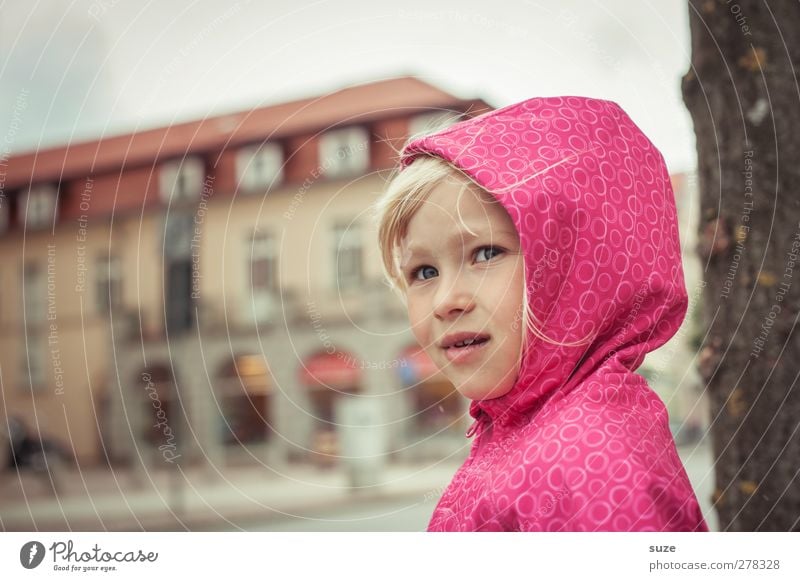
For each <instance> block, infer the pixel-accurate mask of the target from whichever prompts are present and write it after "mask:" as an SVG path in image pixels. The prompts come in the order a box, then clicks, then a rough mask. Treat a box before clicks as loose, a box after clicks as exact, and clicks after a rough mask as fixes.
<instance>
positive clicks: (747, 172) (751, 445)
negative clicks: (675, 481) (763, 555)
mask: <svg viewBox="0 0 800 581" xmlns="http://www.w3.org/2000/svg"><path fill="white" fill-rule="evenodd" d="M689 15H690V28H691V42H692V57H691V66H690V68H689V71H688V72H687V73H686V75H685V76H684V78H683V82H682V91H683V99H684V102H685V103H686V106H687V107H688V109H689V111H690V113H691V115H692V119H693V121H694V128H695V135H696V137H697V153H698V170H697V171H698V183H699V188H700V212H701V216H700V226H699V232H698V234H699V242H698V246H697V251H698V254H699V255H700V257H701V264H702V265H703V267H704V269H705V272H704V277H705V279H706V282H707V284H706V286H705V289H704V295H703V318H704V328H705V329H706V330H707V335H706V338H705V341H704V343H703V345H702V346H701V349H700V353H699V357H698V361H699V363H698V364H699V367H700V373H701V375H702V377H703V379H704V381H705V384H706V387H707V389H708V393H709V396H710V402H711V418H710V421H711V438H712V442H713V449H714V459H715V473H716V486H715V488H716V490H715V492H714V495H713V497H712V502H713V503H714V507H715V509H716V511H717V514H718V516H719V527H720V530H722V531H797V530H800V478H799V477H798V470H800V387H798V374H799V373H800V337H798V333H797V332H796V330H795V327H796V325H797V321H798V307H800V78H799V75H798V71H797V66H796V65H797V64H798V62H800V4H798V2H794V1H788V0H785V1H770V2H769V3H768V4H767V3H766V2H764V1H762V0H689Z"/></svg>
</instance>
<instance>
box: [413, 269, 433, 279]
mask: <svg viewBox="0 0 800 581" xmlns="http://www.w3.org/2000/svg"><path fill="white" fill-rule="evenodd" d="M426 270H427V271H431V270H432V271H434V272H436V269H435V268H433V267H432V266H420V267H419V268H415V269H414V272H412V273H411V279H412V280H428V279H427V278H425V276H424V275H423V277H422V279H420V278H419V277H418V275H419V273H421V272H423V273H424V272H425V271H426Z"/></svg>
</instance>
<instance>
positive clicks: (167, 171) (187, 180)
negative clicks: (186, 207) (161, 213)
mask: <svg viewBox="0 0 800 581" xmlns="http://www.w3.org/2000/svg"><path fill="white" fill-rule="evenodd" d="M205 173H206V168H205V164H204V163H203V160H202V159H200V158H197V157H186V158H184V159H179V160H175V161H170V162H167V163H165V164H164V165H163V166H162V167H161V171H160V174H159V175H160V182H161V183H160V187H161V198H162V199H163V200H164V201H165V202H169V201H172V202H173V203H175V202H183V201H193V200H197V199H198V198H199V197H200V193H201V192H202V190H203V180H204V179H205Z"/></svg>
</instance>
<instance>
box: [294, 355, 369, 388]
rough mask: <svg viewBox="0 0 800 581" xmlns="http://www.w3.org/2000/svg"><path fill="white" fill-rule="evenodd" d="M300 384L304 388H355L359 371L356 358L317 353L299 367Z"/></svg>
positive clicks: (358, 379)
mask: <svg viewBox="0 0 800 581" xmlns="http://www.w3.org/2000/svg"><path fill="white" fill-rule="evenodd" d="M299 373H300V377H299V380H300V383H301V384H302V385H305V386H306V387H325V386H330V387H336V388H339V389H349V388H357V387H358V385H359V382H360V381H361V369H360V368H359V367H358V364H357V361H356V358H355V357H353V356H352V355H349V354H347V353H342V352H337V353H326V352H322V353H318V354H316V355H312V356H311V357H309V358H308V359H306V360H305V361H304V362H303V365H302V366H301V367H300V372H299Z"/></svg>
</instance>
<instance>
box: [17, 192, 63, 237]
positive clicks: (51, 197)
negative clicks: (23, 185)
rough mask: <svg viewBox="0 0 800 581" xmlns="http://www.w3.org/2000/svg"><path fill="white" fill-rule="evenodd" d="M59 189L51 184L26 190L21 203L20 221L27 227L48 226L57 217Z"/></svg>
mask: <svg viewBox="0 0 800 581" xmlns="http://www.w3.org/2000/svg"><path fill="white" fill-rule="evenodd" d="M57 194H58V190H57V189H56V188H55V187H53V186H51V185H35V186H31V187H30V189H29V190H28V191H27V192H25V193H24V194H23V195H22V197H21V199H20V204H19V213H20V214H19V216H20V222H21V223H22V224H25V227H26V228H35V229H39V228H46V227H48V226H52V225H53V222H54V221H55V219H56V199H57Z"/></svg>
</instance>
